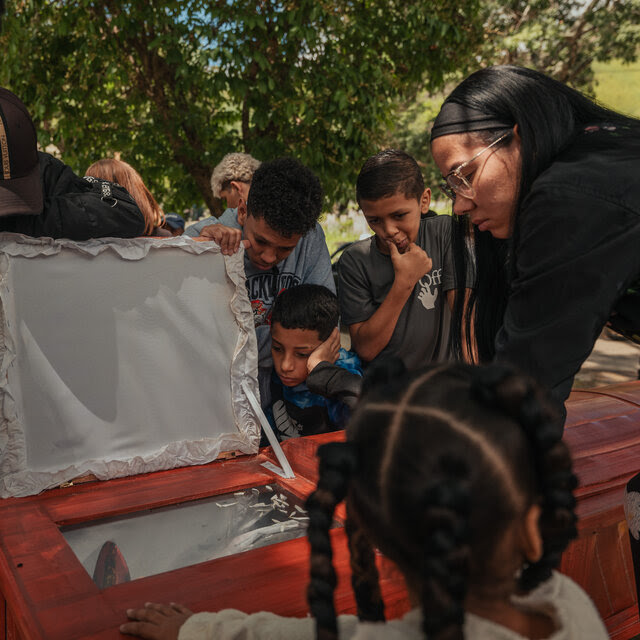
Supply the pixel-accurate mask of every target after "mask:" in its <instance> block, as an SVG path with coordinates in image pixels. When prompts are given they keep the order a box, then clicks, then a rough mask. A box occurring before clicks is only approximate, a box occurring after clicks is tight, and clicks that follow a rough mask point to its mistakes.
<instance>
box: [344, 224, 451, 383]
mask: <svg viewBox="0 0 640 640" xmlns="http://www.w3.org/2000/svg"><path fill="white" fill-rule="evenodd" d="M416 244H417V245H418V246H419V247H421V248H422V249H424V250H425V251H426V253H427V255H428V256H429V257H430V258H431V260H432V262H433V267H432V268H431V271H429V273H427V274H426V275H424V276H423V277H422V278H421V279H420V280H419V281H418V282H417V283H416V285H415V287H414V289H413V292H412V293H411V295H410V296H409V299H408V300H407V302H406V303H405V305H404V308H403V309H402V312H401V313H400V317H399V318H398V322H397V323H396V327H395V329H394V331H393V335H392V336H391V339H390V340H389V343H388V344H387V346H386V347H385V348H384V349H383V350H382V351H381V352H380V353H379V354H378V356H376V358H374V360H373V362H375V361H376V360H377V359H379V358H381V357H384V356H389V355H394V356H398V357H399V358H401V359H402V360H403V362H404V363H405V366H406V367H407V368H408V369H409V370H412V369H417V368H419V367H421V366H424V365H426V364H428V363H429V362H432V361H439V360H447V359H448V358H449V357H450V349H449V328H450V323H451V312H450V309H449V305H448V304H447V297H446V295H445V293H446V292H447V291H450V290H451V289H455V275H454V267H453V252H452V248H451V218H450V217H449V216H446V215H443V216H426V217H423V218H422V220H421V221H420V229H419V231H418V237H417V238H416ZM394 278H395V272H394V270H393V264H392V262H391V257H390V256H388V255H386V254H384V253H382V252H381V251H380V250H379V249H378V247H377V245H376V239H375V236H372V237H371V238H367V239H366V240H361V241H360V242H356V243H355V244H353V245H351V246H350V247H349V248H348V249H346V250H345V252H344V254H343V255H342V257H341V258H340V261H339V263H338V298H339V300H340V314H341V319H342V323H343V324H347V325H351V324H354V323H357V322H364V321H365V320H368V319H369V318H370V317H371V316H372V315H373V314H374V313H375V311H376V310H377V309H378V307H379V306H380V305H381V304H382V302H383V301H384V299H385V298H386V296H387V294H388V293H389V290H390V289H391V286H392V285H393V281H394Z"/></svg>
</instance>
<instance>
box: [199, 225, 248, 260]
mask: <svg viewBox="0 0 640 640" xmlns="http://www.w3.org/2000/svg"><path fill="white" fill-rule="evenodd" d="M198 239H199V240H213V241H214V242H215V243H216V244H217V245H218V246H219V247H220V249H222V254H223V255H225V256H230V255H233V254H234V253H236V251H238V249H239V248H240V243H241V242H242V243H243V245H244V247H245V249H246V248H247V241H246V240H245V241H243V240H242V229H233V228H231V227H226V226H225V225H223V224H210V225H207V226H206V227H204V228H203V229H201V231H200V235H199V236H198Z"/></svg>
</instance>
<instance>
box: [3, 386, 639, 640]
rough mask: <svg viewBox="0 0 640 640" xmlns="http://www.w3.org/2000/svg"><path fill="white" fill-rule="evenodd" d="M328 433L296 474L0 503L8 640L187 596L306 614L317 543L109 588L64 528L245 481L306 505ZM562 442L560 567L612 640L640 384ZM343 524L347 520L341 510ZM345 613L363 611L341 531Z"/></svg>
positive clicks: (583, 407)
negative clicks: (569, 483)
mask: <svg viewBox="0 0 640 640" xmlns="http://www.w3.org/2000/svg"><path fill="white" fill-rule="evenodd" d="M341 437H343V435H342V434H339V433H337V434H327V435H325V436H316V437H311V438H302V439H299V440H292V441H289V442H287V443H285V445H284V449H285V451H286V453H287V456H288V458H289V460H290V462H291V465H292V467H293V469H294V471H295V474H296V478H295V479H293V480H285V479H283V478H280V477H278V476H277V475H275V474H274V473H273V472H272V471H269V470H268V469H266V468H265V467H263V466H262V463H263V462H265V461H272V462H274V463H275V462H276V460H275V458H274V457H273V455H272V454H271V452H270V449H265V450H263V451H261V453H260V454H258V455H256V456H246V457H242V458H237V459H235V460H230V461H218V462H214V463H211V464H208V465H204V466H198V467H188V468H183V469H174V470H171V471H162V472H157V473H152V474H146V475H142V476H135V477H129V478H122V479H115V480H110V481H108V482H92V483H87V484H82V485H77V486H72V487H67V488H61V489H54V490H51V491H47V492H45V493H43V494H41V495H39V496H32V497H28V498H20V499H8V500H3V501H0V594H1V596H2V599H1V600H0V639H8V640H41V639H60V640H62V639H64V640H72V639H74V638H78V639H81V638H82V639H84V638H87V639H88V638H94V639H98V640H116V639H117V638H121V637H122V636H121V635H120V634H119V632H118V626H119V625H120V624H121V623H122V622H123V621H124V619H125V616H124V611H125V609H127V608H129V607H131V606H137V605H139V604H141V603H144V602H146V601H149V600H152V601H159V602H168V601H177V602H182V603H184V604H185V605H187V606H188V607H190V608H191V609H193V610H195V611H203V610H212V611H216V610H219V609H223V608H226V607H234V608H237V609H241V610H244V611H247V612H254V611H259V610H270V611H274V612H276V613H279V614H282V615H291V616H305V615H306V614H307V605H306V602H305V596H304V591H305V589H304V588H305V585H306V583H307V579H308V548H307V543H306V540H305V539H304V538H298V539H295V540H291V541H288V542H282V543H279V544H274V545H270V546H266V547H262V548H259V549H254V550H251V551H247V552H245V553H241V554H236V555H232V556H228V557H224V558H219V559H216V560H210V561H207V562H201V563H199V564H196V565H192V566H187V567H184V568H181V569H176V570H173V571H168V572H165V573H160V574H158V575H152V576H149V577H146V578H140V579H134V580H133V581H131V582H126V583H124V584H117V585H116V586H112V587H109V588H106V589H102V590H101V589H100V588H98V586H97V585H96V584H95V583H94V582H93V581H92V579H91V576H90V575H89V573H87V571H86V570H85V569H84V568H83V566H82V565H81V563H80V561H79V560H78V559H77V558H76V556H75V554H74V553H73V551H72V550H71V548H70V547H69V545H68V544H67V542H66V541H65V539H64V537H63V535H62V534H61V532H60V528H59V527H61V526H65V525H73V524H77V523H82V522H90V521H93V520H97V519H101V518H105V517H110V516H114V515H122V514H127V513H133V512H138V511H143V510H145V509H151V508H156V507H166V506H169V505H176V504H179V503H183V502H186V501H194V500H198V499H201V498H207V497H210V496H215V495H220V494H223V493H227V492H230V491H237V490H238V489H243V488H246V487H253V486H258V485H263V484H268V483H272V484H278V485H279V486H281V487H282V488H283V489H286V490H287V491H289V492H291V493H292V494H295V495H298V496H300V497H303V498H304V497H306V496H307V495H308V493H309V492H310V491H311V490H312V489H313V487H314V485H315V481H316V479H317V470H316V469H317V465H316V460H315V452H316V449H317V446H318V444H320V443H322V442H326V441H330V440H335V439H337V438H341ZM565 438H566V441H567V443H568V444H569V446H570V448H571V450H572V452H573V455H574V458H575V469H576V472H577V474H578V477H579V488H578V490H577V497H578V508H577V509H578V513H579V516H580V522H579V534H580V537H579V539H578V540H577V541H575V542H574V543H573V544H572V545H571V546H570V547H569V549H568V550H567V552H566V553H565V556H564V558H563V562H562V566H561V569H562V571H563V572H565V573H566V574H568V575H569V576H571V577H572V578H573V579H574V580H576V581H577V582H578V583H579V584H581V585H582V586H583V587H584V588H585V590H586V591H587V592H588V593H589V594H590V595H591V597H592V598H593V600H594V601H595V603H596V606H597V607H598V609H599V611H600V613H601V614H602V617H603V618H604V620H605V623H606V625H607V628H608V629H609V632H610V634H611V637H612V638H617V639H620V640H624V639H630V638H633V637H635V636H636V635H637V634H639V633H640V623H639V621H638V609H637V597H636V588H635V582H634V576H633V565H632V559H631V553H630V547H629V541H628V533H627V526H626V522H625V518H624V512H623V506H622V504H623V493H624V489H625V485H626V483H627V481H628V480H629V479H630V478H631V477H632V476H633V475H635V474H636V473H637V472H638V471H639V470H640V382H638V383H628V384H622V385H616V386H612V387H604V388H601V389H597V390H590V391H577V392H574V393H573V394H572V396H571V398H570V400H569V403H568V420H567V428H566V435H565ZM337 515H338V518H337V519H338V521H340V520H342V519H343V516H344V512H343V511H339V512H338V514H337ZM333 538H334V553H335V557H334V562H335V565H336V570H337V572H338V576H339V578H338V588H337V591H336V606H337V609H338V611H339V612H348V613H353V612H354V611H355V604H354V601H353V597H352V593H351V587H350V584H349V568H348V553H347V550H346V541H345V539H344V532H343V530H342V529H341V528H338V529H335V530H334V532H333ZM379 565H380V571H381V576H382V589H383V594H384V597H385V601H386V604H387V615H388V617H397V616H399V615H402V614H403V613H404V612H406V611H407V610H408V608H409V604H408V602H407V598H406V590H405V586H404V582H403V580H402V577H401V576H400V575H399V573H398V572H397V570H395V568H394V567H393V565H391V564H390V563H389V562H387V561H384V560H383V559H382V558H380V559H379Z"/></svg>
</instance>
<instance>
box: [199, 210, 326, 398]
mask: <svg viewBox="0 0 640 640" xmlns="http://www.w3.org/2000/svg"><path fill="white" fill-rule="evenodd" d="M201 222H205V220H202V221H201ZM206 222H207V224H223V225H225V226H227V227H232V228H234V229H242V226H241V225H240V223H239V222H238V210H237V209H227V210H226V211H225V212H224V213H223V214H222V215H221V216H220V217H219V218H207V219H206ZM198 224H200V223H198ZM203 226H207V225H203ZM196 235H197V234H196ZM244 271H245V275H246V278H247V280H246V285H247V293H248V294H249V300H250V301H251V308H252V310H253V321H254V325H255V328H256V338H257V339H258V368H259V382H260V395H261V404H262V406H263V408H264V407H267V406H269V402H270V397H271V391H270V388H269V387H270V380H271V369H272V367H273V361H272V359H271V307H272V306H273V301H274V300H275V299H276V296H277V295H278V294H279V293H280V292H281V291H282V290H283V289H289V288H290V287H293V286H295V285H298V284H321V285H324V286H325V287H327V288H328V289H330V290H331V291H333V292H334V293H335V290H336V288H335V283H334V280H333V274H332V273H331V259H330V257H329V250H328V249H327V243H326V241H325V239H324V232H323V231H322V227H321V226H320V225H319V224H318V223H317V222H316V226H315V227H314V228H313V229H311V231H309V232H308V233H306V234H305V235H304V236H302V238H300V240H299V241H298V244H296V246H295V249H294V250H293V251H292V252H291V253H290V254H289V255H288V256H287V257H286V258H285V259H284V260H283V261H282V262H279V263H278V264H277V265H276V266H275V267H273V269H271V270H269V271H263V270H262V269H258V268H257V267H254V266H253V263H252V262H251V260H249V257H248V256H247V254H246V253H245V254H244Z"/></svg>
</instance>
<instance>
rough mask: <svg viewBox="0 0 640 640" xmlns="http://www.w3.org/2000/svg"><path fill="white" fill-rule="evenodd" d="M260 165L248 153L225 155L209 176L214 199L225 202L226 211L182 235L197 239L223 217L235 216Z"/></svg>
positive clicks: (197, 223) (247, 195)
mask: <svg viewBox="0 0 640 640" xmlns="http://www.w3.org/2000/svg"><path fill="white" fill-rule="evenodd" d="M260 164H261V162H260V160H256V159H255V158H254V157H253V156H250V155H249V154H248V153H227V155H226V156H225V157H224V158H222V160H221V161H220V162H219V163H218V164H217V165H216V166H215V168H214V170H213V173H212V174H211V191H212V192H213V195H214V197H215V198H224V199H225V200H226V201H227V208H226V210H225V211H224V212H223V213H222V215H221V216H220V218H217V217H215V216H210V217H209V218H205V219H204V220H200V222H196V223H195V224H192V225H190V226H189V227H188V228H187V229H185V232H184V235H185V236H191V237H192V238H197V237H198V236H199V235H200V233H201V232H202V230H203V229H204V228H205V227H208V226H209V225H211V224H216V223H217V222H218V221H219V220H223V219H224V220H226V218H223V216H225V215H227V216H229V215H232V214H235V212H236V211H237V209H238V205H239V204H240V202H244V203H245V204H246V202H247V198H248V197H249V187H250V186H251V180H252V178H253V174H254V173H255V172H256V170H257V169H258V167H259V166H260Z"/></svg>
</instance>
